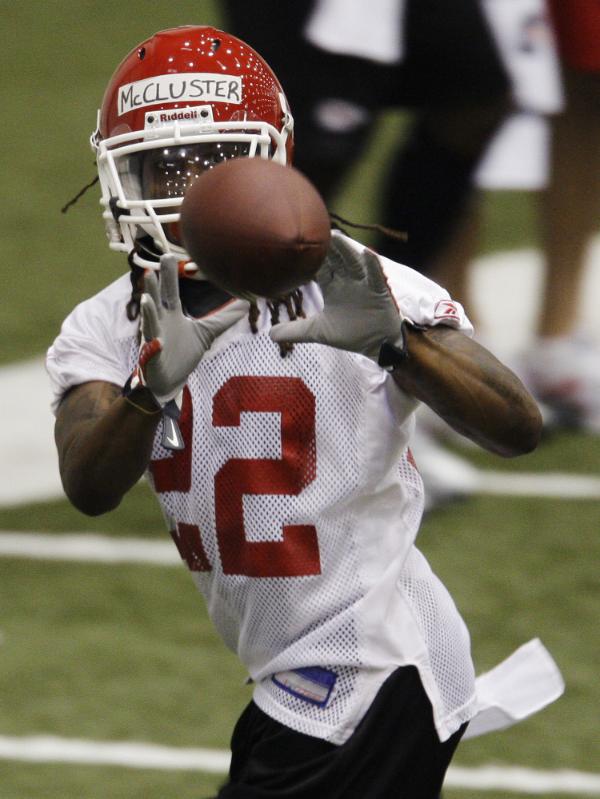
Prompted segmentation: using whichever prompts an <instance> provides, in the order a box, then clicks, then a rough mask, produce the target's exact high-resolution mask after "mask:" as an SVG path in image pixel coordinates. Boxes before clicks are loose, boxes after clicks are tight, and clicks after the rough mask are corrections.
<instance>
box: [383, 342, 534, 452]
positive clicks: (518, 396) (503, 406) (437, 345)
mask: <svg viewBox="0 0 600 799" xmlns="http://www.w3.org/2000/svg"><path fill="white" fill-rule="evenodd" d="M407 335H408V353H409V357H408V358H407V360H406V361H405V362H404V364H403V365H402V366H401V367H400V368H398V369H396V370H395V372H394V379H395V380H396V383H397V384H398V385H399V386H400V387H401V388H402V389H403V390H404V391H406V392H407V393H409V394H411V395H412V396H414V397H416V398H417V399H419V400H421V401H422V402H424V403H426V404H427V405H428V406H429V407H430V408H432V409H433V410H434V411H435V412H436V413H437V414H438V415H439V416H441V418H442V419H444V420H445V421H446V422H447V423H448V424H449V425H450V426H451V427H452V428H454V429H455V430H457V431H458V432H459V433H461V434H462V435H464V436H466V437H467V438H469V439H471V440H472V441H474V442H475V443H476V444H478V445H479V446H481V447H484V448H485V449H488V450H490V451H491V452H495V453H496V454H498V455H502V456H504V457H514V456H516V455H522V454H525V453H527V452H530V451H531V450H533V449H535V447H536V446H537V444H538V442H539V438H540V435H541V430H542V419H541V415H540V412H539V409H538V407H537V405H536V403H535V401H534V400H533V398H532V397H531V396H530V394H529V393H528V392H527V390H526V389H525V387H524V386H523V384H522V383H521V381H520V380H519V379H518V378H517V377H516V376H515V375H514V374H513V373H512V372H511V371H510V370H509V369H507V368H506V367H505V366H504V365H503V364H501V363H500V362H499V361H498V360H497V359H496V358H495V357H494V356H493V355H492V354H491V353H490V352H488V351H487V350H486V349H484V348H483V347H481V346H480V345H478V344H477V343H476V342H474V341H472V340H471V339H469V338H467V337H466V336H464V335H463V334H461V333H458V332H457V331H454V330H451V329H450V328H447V327H436V328H430V329H428V330H427V331H417V330H414V329H412V330H409V332H408V334H407Z"/></svg>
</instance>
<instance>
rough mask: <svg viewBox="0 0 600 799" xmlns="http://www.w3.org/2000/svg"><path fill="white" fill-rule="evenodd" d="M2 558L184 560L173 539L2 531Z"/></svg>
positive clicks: (168, 562)
mask: <svg viewBox="0 0 600 799" xmlns="http://www.w3.org/2000/svg"><path fill="white" fill-rule="evenodd" d="M0 557H20V558H32V559H35V560H71V561H82V562H89V561H91V562H97V563H145V564H150V565H156V566H176V565H178V564H180V563H181V558H180V557H179V554H178V553H177V549H176V548H175V545H174V544H173V542H172V541H170V540H165V541H150V540H148V539H147V538H111V537H109V536H103V535H96V534H95V533H69V534H60V535H55V534H53V533H19V532H10V531H9V532H2V533H0Z"/></svg>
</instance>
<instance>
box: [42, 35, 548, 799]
mask: <svg viewBox="0 0 600 799" xmlns="http://www.w3.org/2000/svg"><path fill="white" fill-rule="evenodd" d="M292 143H293V121H292V115H291V112H290V108H289V107H288V103H287V101H286V98H285V94H284V91H283V89H282V87H281V85H280V84H279V82H278V80H277V78H276V77H275V75H274V74H273V72H272V71H271V70H270V68H269V67H268V65H267V64H266V63H265V62H264V61H263V59H262V58H261V57H260V56H259V55H258V54H257V53H256V52H255V51H254V50H253V49H252V48H250V47H249V46H248V45H246V44H245V43H244V42H242V41H240V40H239V39H237V38H235V37H233V36H230V35H228V34H227V33H225V32H223V31H220V30H216V29H214V28H211V27H194V26H190V27H181V28H175V29H171V30H165V31H161V32H159V33H157V34H156V35H154V36H152V37H150V38H149V39H148V40H147V41H144V42H142V43H141V44H139V45H138V46H137V47H135V48H134V49H133V50H132V51H131V52H130V53H129V55H127V57H126V58H125V59H124V61H123V62H122V63H121V65H120V66H119V67H118V68H117V70H116V72H115V74H114V75H113V77H112V78H111V80H110V82H109V84H108V87H107V90H106V93H105V95H104V99H103V102H102V107H101V109H100V112H99V118H98V127H97V130H96V131H95V133H94V134H93V136H92V145H93V147H94V150H95V152H96V156H97V163H98V172H99V177H100V184H101V187H102V204H103V214H104V219H105V222H106V227H107V232H108V238H109V245H110V247H111V248H112V249H114V250H118V251H122V252H124V253H125V254H126V255H127V258H128V260H129V264H130V267H131V271H130V277H128V276H127V275H123V276H122V277H120V278H118V279H117V280H115V281H114V282H113V283H111V284H110V285H109V286H108V287H107V288H105V289H104V290H103V291H101V292H100V293H99V294H97V295H96V296H94V297H92V298H91V299H88V300H86V301H84V302H83V303H81V304H80V305H79V306H77V308H75V310H74V311H73V312H72V313H71V314H70V315H69V316H68V317H67V319H66V320H65V322H64V324H63V326H62V329H61V332H60V335H59V336H58V337H57V339H56V340H55V342H54V344H53V346H52V347H51V348H50V350H49V352H48V359H47V365H48V371H49V374H50V378H51V382H52V387H53V391H54V410H55V412H56V442H57V447H58V453H59V459H60V470H61V476H62V480H63V485H64V489H65V492H66V494H67V496H68V497H69V499H70V500H71V502H72V503H73V504H74V505H75V506H76V507H77V508H79V509H80V510H81V511H83V512H84V513H87V514H91V515H97V514H102V513H105V512H107V511H110V510H111V509H113V508H115V507H116V506H117V505H118V504H119V502H120V501H121V499H122V498H123V496H124V495H125V494H126V493H127V492H128V491H129V489H130V488H131V487H132V486H133V485H134V484H135V483H136V482H137V481H138V480H139V479H140V477H141V476H142V475H143V474H147V476H148V479H149V481H150V484H151V486H152V488H153V489H154V491H155V493H156V495H157V497H158V500H159V502H160V504H161V507H162V510H163V512H164V516H165V519H166V520H167V524H168V528H169V531H170V533H171V535H172V536H173V539H174V542H175V544H176V546H177V548H178V550H179V552H180V554H181V557H182V559H183V560H184V561H185V562H186V564H187V566H188V568H189V570H190V571H191V573H192V577H193V579H194V581H195V583H196V585H197V587H198V588H199V589H200V591H201V592H202V593H203V595H204V597H205V599H206V603H207V608H208V612H209V614H210V617H211V619H212V621H213V623H214V625H215V627H216V629H217V630H218V632H219V633H220V635H221V636H222V638H223V641H224V642H225V644H226V645H227V646H228V647H230V648H231V649H232V650H233V651H234V652H236V654H237V655H238V656H239V658H240V659H241V661H242V663H243V664H244V666H245V667H246V668H247V670H248V673H249V676H250V678H251V680H252V682H253V684H254V693H253V699H252V701H251V702H250V704H249V705H248V707H247V708H246V709H245V710H244V712H243V714H242V716H241V717H240V719H239V722H238V724H237V726H236V728H235V731H234V734H233V739H232V752H233V757H232V764H231V770H230V776H229V781H228V782H227V784H226V785H225V786H224V787H223V788H222V789H221V791H220V794H219V796H220V797H265V798H266V797H290V799H291V797H296V798H297V799H300V797H306V799H314V798H315V797H320V799H327V798H329V797H331V798H333V797H344V799H348V798H349V797H357V798H358V797H361V799H364V797H371V799H376V798H377V797H389V796H397V795H401V796H403V797H406V798H407V799H408V798H409V797H415V799H416V797H419V798H420V799H423V798H424V797H436V796H438V795H439V791H440V788H441V785H442V781H443V778H444V773H445V771H446V768H447V766H448V763H449V761H450V759H451V757H452V754H453V752H454V750H455V748H456V746H457V744H458V742H459V739H460V737H461V736H462V734H463V732H464V730H465V728H466V726H467V724H468V723H469V721H470V720H471V719H472V718H473V717H474V716H475V715H476V714H477V712H478V709H479V704H478V697H477V692H476V690H475V681H474V671H473V663H472V660H471V654H470V643H469V635H468V632H467V629H466V627H465V624H464V622H463V620H462V618H461V616H460V615H459V613H458V611H457V609H456V607H455V605H454V602H453V601H452V599H451V597H450V595H449V594H448V592H447V590H446V589H445V588H444V586H443V585H442V583H441V582H440V580H439V579H438V578H437V577H436V576H435V574H433V572H432V570H431V569H430V567H429V565H428V563H427V561H426V559H425V558H424V556H423V555H422V554H421V552H420V551H419V549H418V548H417V547H416V546H415V538H416V536H417V533H418V529H419V523H420V519H421V513H422V507H423V489H422V481H421V478H420V476H419V472H418V469H417V467H416V465H415V463H414V460H413V458H412V456H411V452H410V449H409V442H410V436H411V431H412V429H413V425H414V415H415V410H416V408H417V407H418V405H419V403H420V402H424V403H427V405H429V406H430V407H431V408H432V409H433V410H434V411H435V412H436V413H438V414H439V415H440V416H441V417H442V418H444V419H445V420H446V421H447V422H448V423H449V424H451V425H452V426H453V427H454V428H455V429H456V430H458V431H460V432H461V433H462V434H464V435H466V436H468V437H469V438H470V439H471V440H473V441H474V442H476V443H478V444H480V445H481V446H483V447H485V448H486V449H488V450H490V451H492V452H495V453H498V454H499V455H501V456H507V457H511V456H516V455H519V454H521V453H525V452H529V451H530V450H532V449H533V448H534V447H535V446H536V444H537V442H538V437H539V435H540V429H541V419H540V415H539V412H538V409H537V406H536V405H535V403H534V402H533V400H532V399H531V397H530V396H529V395H528V393H527V392H526V391H525V389H524V388H523V386H522V385H521V383H520V382H519V381H518V379H517V378H516V377H515V376H514V375H513V374H512V373H511V372H510V371H508V370H507V369H506V368H505V367H504V366H503V365H502V364H501V363H499V362H498V361H497V360H495V359H494V358H493V356H491V355H490V354H489V353H488V352H487V351H486V350H484V349H483V348H482V347H480V346H478V345H477V344H476V343H474V342H473V341H472V340H471V338H470V335H471V332H472V329H471V325H470V323H469V321H468V319H467V318H466V316H465V314H464V311H463V309H462V308H461V306H460V305H459V304H458V303H456V302H454V301H453V300H452V299H451V298H450V297H449V296H448V294H447V292H446V291H444V289H442V288H440V287H439V286H438V285H436V284H435V283H433V282H432V281H430V280H429V279H428V278H426V277H424V276H422V275H420V274H418V273H416V272H414V271H413V270H411V269H410V268H408V267H406V266H402V265H400V264H397V263H395V262H393V261H390V260H388V259H386V258H383V257H379V256H377V255H376V254H375V253H374V252H372V251H370V250H368V249H365V248H364V247H363V246H362V245H361V244H359V243H357V242H356V241H353V240H352V239H350V238H349V237H347V236H346V235H345V234H344V233H342V232H340V231H334V232H333V234H332V241H331V247H330V251H329V253H328V256H327V258H326V260H325V262H324V264H323V266H322V268H321V270H320V272H319V274H318V279H317V280H316V281H315V282H311V283H309V284H307V285H305V286H303V287H301V289H300V291H301V293H302V304H301V306H300V304H297V305H296V306H294V304H293V303H291V302H284V303H283V305H282V308H281V313H280V317H281V321H280V322H279V323H277V324H274V323H273V319H272V316H271V312H270V310H269V307H268V304H267V302H266V300H262V299H259V300H258V301H257V304H256V306H255V308H254V309H250V308H249V306H248V303H246V302H245V301H243V300H240V299H235V298H233V297H229V296H227V295H225V294H224V293H223V292H222V291H220V290H219V289H217V288H216V287H215V286H212V285H211V284H209V283H208V282H207V281H206V280H204V279H203V276H202V274H201V273H200V272H199V271H198V270H197V269H196V267H195V265H194V264H192V263H191V262H190V259H189V257H188V255H187V253H186V252H185V250H184V248H183V246H182V244H181V240H180V237H179V227H178V225H179V208H180V205H181V201H182V198H183V195H184V192H185V190H186V188H187V187H188V186H189V185H190V183H191V181H193V180H195V179H196V178H197V177H198V175H200V174H202V172H203V171H204V170H206V169H212V168H214V167H218V164H219V163H221V162H222V161H225V160H227V159H229V158H241V157H251V158H272V159H274V160H276V161H278V162H279V163H282V164H288V163H290V161H291V156H292ZM284 299H285V298H284ZM349 308H351V309H352V313H351V314H349V313H348V309H349ZM285 309H287V316H286V310H285ZM301 314H302V315H301ZM290 343H293V344H294V346H293V348H292V349H291V350H290V348H289V347H288V346H279V345H287V344H290ZM496 710H497V709H496Z"/></svg>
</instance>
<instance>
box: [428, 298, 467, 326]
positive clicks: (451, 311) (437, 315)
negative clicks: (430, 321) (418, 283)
mask: <svg viewBox="0 0 600 799" xmlns="http://www.w3.org/2000/svg"><path fill="white" fill-rule="evenodd" d="M433 318H434V319H455V320H456V321H458V320H459V318H460V314H459V313H458V307H457V305H456V303H455V302H452V300H440V301H439V302H438V303H437V304H436V306H435V308H434V309H433Z"/></svg>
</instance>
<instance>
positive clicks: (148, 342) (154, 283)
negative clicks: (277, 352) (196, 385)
mask: <svg viewBox="0 0 600 799" xmlns="http://www.w3.org/2000/svg"><path fill="white" fill-rule="evenodd" d="M247 313H248V303H247V302H245V301H243V300H232V301H231V302H229V303H227V305H225V306H223V307H221V308H219V309H218V310H216V311H214V312H213V313H210V314H208V315H207V316H203V317H202V318H200V319H190V318H189V317H187V316H185V314H184V313H183V309H182V307H181V300H180V298H179V282H178V265H177V259H176V258H175V257H174V256H172V255H163V256H162V257H161V259H160V281H159V280H158V278H157V275H156V273H155V272H150V273H148V274H146V275H145V277H144V293H143V294H142V299H141V333H142V343H141V346H140V351H139V356H138V364H137V366H136V368H135V369H134V372H133V374H132V376H131V377H130V379H129V381H128V386H127V390H128V391H133V390H135V389H136V387H138V386H144V387H146V388H147V389H148V390H149V391H150V392H151V394H152V396H153V397H154V399H155V401H156V404H157V408H162V409H163V411H164V412H165V414H166V415H167V416H170V417H171V418H172V419H174V420H175V419H176V418H177V415H178V412H177V409H176V408H175V407H174V401H175V402H177V401H178V400H179V398H180V395H181V392H182V390H183V387H184V385H185V383H186V381H187V378H188V376H189V374H190V373H191V372H192V371H193V370H194V369H195V368H196V366H197V365H198V363H199V361H200V360H201V358H202V357H203V356H204V354H205V353H206V352H207V351H208V349H209V348H210V346H211V344H212V343H213V341H214V340H215V338H216V337H217V336H218V335H220V334H221V333H223V332H224V331H225V330H227V329H228V328H229V327H231V326H232V325H234V324H235V323H236V322H238V321H239V320H240V319H242V318H243V317H244V316H245V314H247ZM177 404H178V405H179V404H180V403H179V402H177Z"/></svg>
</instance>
